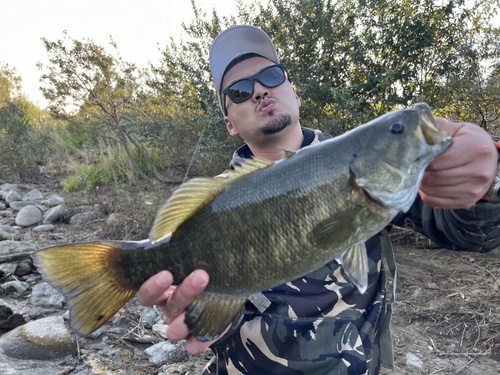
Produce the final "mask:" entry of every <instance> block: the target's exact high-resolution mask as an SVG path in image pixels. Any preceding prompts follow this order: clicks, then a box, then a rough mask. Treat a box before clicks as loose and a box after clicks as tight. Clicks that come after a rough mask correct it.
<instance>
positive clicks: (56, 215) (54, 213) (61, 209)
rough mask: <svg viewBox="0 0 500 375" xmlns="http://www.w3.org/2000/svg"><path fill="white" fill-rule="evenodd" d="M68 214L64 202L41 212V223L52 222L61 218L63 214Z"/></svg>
mask: <svg viewBox="0 0 500 375" xmlns="http://www.w3.org/2000/svg"><path fill="white" fill-rule="evenodd" d="M67 214H69V209H68V207H67V206H66V205H65V204H60V205H58V206H55V207H52V208H51V209H49V210H48V211H47V212H45V213H44V214H43V224H52V223H55V222H56V221H59V220H61V218H63V217H64V216H66V215H67Z"/></svg>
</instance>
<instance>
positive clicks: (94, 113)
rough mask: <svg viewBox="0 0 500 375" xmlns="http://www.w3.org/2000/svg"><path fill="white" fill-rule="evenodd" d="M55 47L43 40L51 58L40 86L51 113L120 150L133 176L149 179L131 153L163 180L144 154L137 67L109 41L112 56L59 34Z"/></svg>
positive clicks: (98, 47) (144, 143)
mask: <svg viewBox="0 0 500 375" xmlns="http://www.w3.org/2000/svg"><path fill="white" fill-rule="evenodd" d="M63 34H64V36H63V38H62V39H59V40H57V41H55V42H52V41H49V40H47V39H45V38H42V42H43V44H44V47H45V49H46V50H47V53H48V55H49V65H48V66H47V67H44V66H43V65H42V64H39V69H41V70H43V69H44V68H46V70H47V72H46V73H44V74H43V75H42V76H41V80H42V81H43V82H44V84H45V86H43V87H41V90H42V93H43V95H44V97H45V98H46V99H47V100H48V101H49V103H50V105H49V110H50V111H51V112H52V113H53V114H54V115H56V116H60V117H64V118H65V119H67V120H73V121H74V120H78V121H80V123H81V125H82V126H85V127H87V130H89V131H90V132H93V133H94V134H96V135H97V136H98V137H100V138H102V139H105V140H106V141H107V142H109V143H112V144H117V145H119V146H121V147H122V148H123V149H124V150H125V152H126V153H127V156H128V157H129V159H130V161H131V163H132V165H133V167H134V169H135V171H136V172H137V173H138V174H139V175H140V176H142V177H143V178H145V179H148V178H149V177H148V176H147V174H146V173H145V172H144V171H143V170H142V169H141V167H140V166H139V163H138V161H137V160H136V157H135V156H134V153H133V150H132V148H135V149H136V150H137V151H138V152H139V155H140V157H141V159H143V160H145V161H146V163H147V165H148V167H149V170H150V171H151V172H152V173H153V174H154V175H155V177H156V178H158V179H159V180H161V181H165V182H169V181H170V180H169V179H168V178H167V177H165V176H163V175H161V174H160V173H159V171H158V170H157V168H156V165H155V163H154V161H153V159H152V158H151V156H150V155H149V152H148V150H147V139H144V138H143V137H142V136H143V134H141V133H140V131H139V129H140V124H139V123H138V122H139V120H140V118H141V116H140V109H141V103H140V100H139V91H140V90H139V88H140V85H141V83H142V82H141V72H140V71H139V69H138V68H137V67H136V66H135V64H133V63H130V62H126V61H124V60H123V59H122V58H121V56H120V54H119V50H118V47H117V45H116V43H115V42H114V41H113V40H112V39H111V40H110V45H111V47H112V48H113V50H114V53H108V52H107V51H106V50H105V49H104V48H103V47H102V46H100V45H97V44H96V43H94V42H93V41H92V40H90V39H84V40H76V39H73V38H71V37H69V36H68V35H67V33H66V32H64V33H63Z"/></svg>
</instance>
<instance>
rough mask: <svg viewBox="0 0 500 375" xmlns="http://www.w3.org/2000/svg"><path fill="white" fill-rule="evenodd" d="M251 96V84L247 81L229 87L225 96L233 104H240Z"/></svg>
mask: <svg viewBox="0 0 500 375" xmlns="http://www.w3.org/2000/svg"><path fill="white" fill-rule="evenodd" d="M252 94H253V82H251V81H249V80H248V79H243V80H241V81H238V82H235V83H233V84H232V85H231V86H229V90H228V93H227V96H229V99H231V101H232V102H233V103H242V102H244V101H245V100H247V99H248V98H250V96H252Z"/></svg>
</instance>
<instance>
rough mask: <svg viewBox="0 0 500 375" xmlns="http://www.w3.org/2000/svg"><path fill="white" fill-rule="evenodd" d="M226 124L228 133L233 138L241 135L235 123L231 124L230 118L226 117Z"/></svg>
mask: <svg viewBox="0 0 500 375" xmlns="http://www.w3.org/2000/svg"><path fill="white" fill-rule="evenodd" d="M224 123H225V124H226V128H227V131H228V132H229V134H230V135H231V136H233V137H237V136H238V135H240V133H239V132H238V130H236V128H235V127H234V125H233V123H232V122H231V120H229V118H228V117H224Z"/></svg>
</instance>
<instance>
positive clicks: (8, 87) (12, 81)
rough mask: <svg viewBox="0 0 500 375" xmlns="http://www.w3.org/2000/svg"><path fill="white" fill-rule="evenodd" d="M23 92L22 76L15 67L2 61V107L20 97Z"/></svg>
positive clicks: (0, 86) (0, 66)
mask: <svg viewBox="0 0 500 375" xmlns="http://www.w3.org/2000/svg"><path fill="white" fill-rule="evenodd" d="M20 93H21V77H20V76H18V75H17V72H16V69H15V68H9V65H8V64H4V63H0V108H1V107H3V106H4V105H6V104H7V103H8V102H10V101H12V100H13V99H14V98H16V97H18V96H19V95H20Z"/></svg>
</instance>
